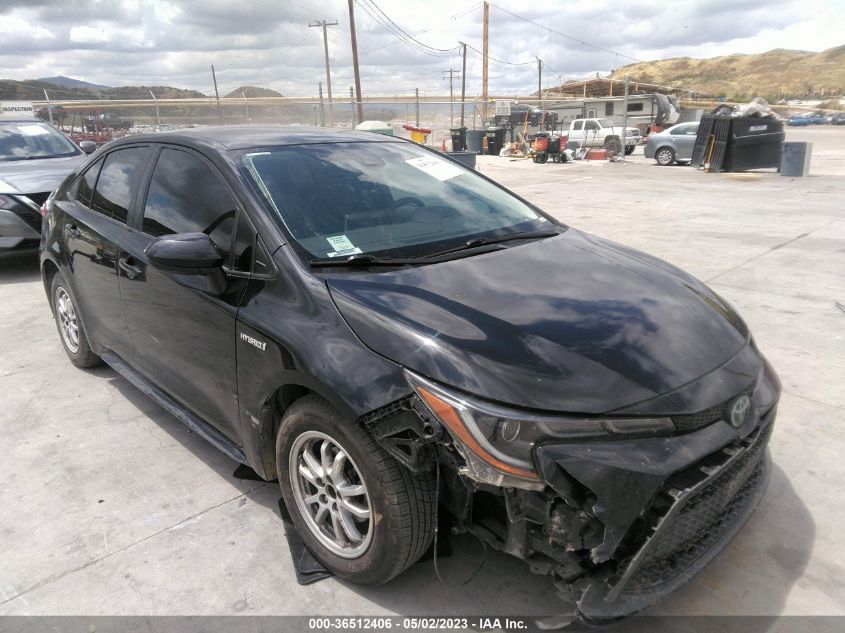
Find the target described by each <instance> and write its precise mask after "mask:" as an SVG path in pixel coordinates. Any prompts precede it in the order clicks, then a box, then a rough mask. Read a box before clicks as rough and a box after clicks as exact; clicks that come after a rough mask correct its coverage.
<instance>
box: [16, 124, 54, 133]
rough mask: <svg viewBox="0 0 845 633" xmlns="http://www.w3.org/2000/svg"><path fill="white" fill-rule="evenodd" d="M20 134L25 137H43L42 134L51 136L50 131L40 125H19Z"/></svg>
mask: <svg viewBox="0 0 845 633" xmlns="http://www.w3.org/2000/svg"><path fill="white" fill-rule="evenodd" d="M18 132H20V133H21V134H23V135H24V136H41V135H42V134H49V133H50V130H48V129H47V128H44V127H41V126H40V125H19V126H18Z"/></svg>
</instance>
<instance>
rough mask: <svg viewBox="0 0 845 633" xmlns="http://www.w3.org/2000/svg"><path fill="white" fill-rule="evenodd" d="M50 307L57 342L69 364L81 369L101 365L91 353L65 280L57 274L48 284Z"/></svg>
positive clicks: (98, 359) (98, 358) (97, 358)
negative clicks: (59, 343) (57, 332)
mask: <svg viewBox="0 0 845 633" xmlns="http://www.w3.org/2000/svg"><path fill="white" fill-rule="evenodd" d="M50 305H51V307H52V308H53V316H54V317H55V319H56V328H58V330H59V340H60V341H61V342H62V347H63V348H64V350H65V354H67V357H68V358H69V359H70V362H72V363H73V364H74V365H76V366H77V367H81V368H83V369H87V368H89V367H96V366H97V365H99V364H100V363H102V362H103V361H102V359H100V357H99V356H97V355H96V354H95V353H94V352H92V351H91V346H90V345H89V344H88V336H87V334H86V333H85V328H84V327H83V326H82V319H81V318H80V316H79V310H78V309H77V307H76V304H75V303H74V301H73V297H72V296H71V294H70V290H68V285H67V282H65V278H64V277H62V274H61V273H58V272H57V273H56V274H55V275H53V282H52V283H51V284H50Z"/></svg>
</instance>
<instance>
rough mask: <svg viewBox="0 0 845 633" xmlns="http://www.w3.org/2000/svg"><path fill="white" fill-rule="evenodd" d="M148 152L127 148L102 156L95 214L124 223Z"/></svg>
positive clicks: (140, 148) (146, 149) (95, 199)
mask: <svg viewBox="0 0 845 633" xmlns="http://www.w3.org/2000/svg"><path fill="white" fill-rule="evenodd" d="M148 151H149V149H148V148H146V147H130V148H127V149H120V150H117V151H116V152H112V153H111V154H109V155H108V156H106V158H105V162H104V163H103V169H102V170H101V171H100V178H99V179H98V180H97V190H96V191H95V192H94V204H93V205H92V208H93V209H94V210H95V211H99V212H100V213H102V214H103V215H107V216H108V217H110V218H114V219H115V220H118V221H119V222H126V218H127V216H128V215H129V209H130V207H131V206H132V200H133V199H134V198H135V193H136V192H137V191H138V183H139V181H140V179H141V172H142V171H143V170H144V162H145V161H146V159H147V152H148Z"/></svg>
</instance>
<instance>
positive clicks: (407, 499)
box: [276, 395, 435, 585]
mask: <svg viewBox="0 0 845 633" xmlns="http://www.w3.org/2000/svg"><path fill="white" fill-rule="evenodd" d="M276 468H277V472H278V473H279V485H280V487H281V489H282V497H284V500H285V504H286V506H287V508H288V511H289V512H290V515H291V519H292V520H293V523H294V525H295V526H296V529H297V531H298V532H299V534H300V536H301V537H302V539H303V541H304V542H305V545H306V546H307V547H308V549H309V550H310V551H311V552H312V554H314V556H315V557H316V558H317V559H318V560H319V561H320V562H321V563H322V564H323V565H324V566H325V567H326V569H329V570H330V571H332V572H333V573H334V574H335V575H337V576H339V577H341V578H345V579H347V580H349V581H351V582H355V583H359V584H365V585H379V584H382V583H385V582H387V581H388V580H390V579H391V578H393V577H394V576H396V575H398V574H400V573H401V572H403V571H404V570H405V569H407V568H408V567H410V566H411V565H412V564H413V563H415V562H416V561H417V560H418V559H419V557H420V556H422V555H423V554H424V553H425V551H426V550H427V549H428V547H429V545H430V544H431V540H432V537H433V534H434V504H435V490H434V481H433V477H432V476H431V473H422V474H414V473H411V472H410V471H409V470H408V469H406V468H405V467H403V466H401V465H400V464H399V463H398V462H396V460H395V459H393V457H391V456H390V455H389V454H388V453H387V452H386V451H385V450H384V449H383V448H382V447H381V446H379V445H378V443H377V442H376V441H375V440H374V439H373V438H372V437H371V436H370V435H369V434H368V433H367V432H366V431H365V430H364V429H362V428H361V427H359V426H357V425H355V424H354V423H352V422H350V421H349V420H346V419H344V418H343V416H341V414H340V413H339V412H338V411H337V410H336V409H334V408H333V407H332V406H331V405H330V404H329V403H328V402H326V401H325V400H323V399H322V398H320V397H319V396H315V395H310V396H306V397H304V398H301V399H300V400H297V401H296V402H295V403H294V404H293V405H291V407H290V408H289V409H288V411H287V412H286V413H285V415H284V417H283V418H282V422H281V425H280V427H279V432H278V435H277V437H276Z"/></svg>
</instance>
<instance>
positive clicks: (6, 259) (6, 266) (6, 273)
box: [0, 248, 41, 286]
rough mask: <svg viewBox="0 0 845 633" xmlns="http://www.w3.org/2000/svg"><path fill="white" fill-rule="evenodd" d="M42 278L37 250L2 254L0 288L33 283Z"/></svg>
mask: <svg viewBox="0 0 845 633" xmlns="http://www.w3.org/2000/svg"><path fill="white" fill-rule="evenodd" d="M40 278H41V272H40V269H39V266H38V250H37V249H35V248H32V249H27V250H20V251H12V252H6V253H0V286H6V285H11V284H23V283H31V282H33V281H37V280H38V279H40Z"/></svg>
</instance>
